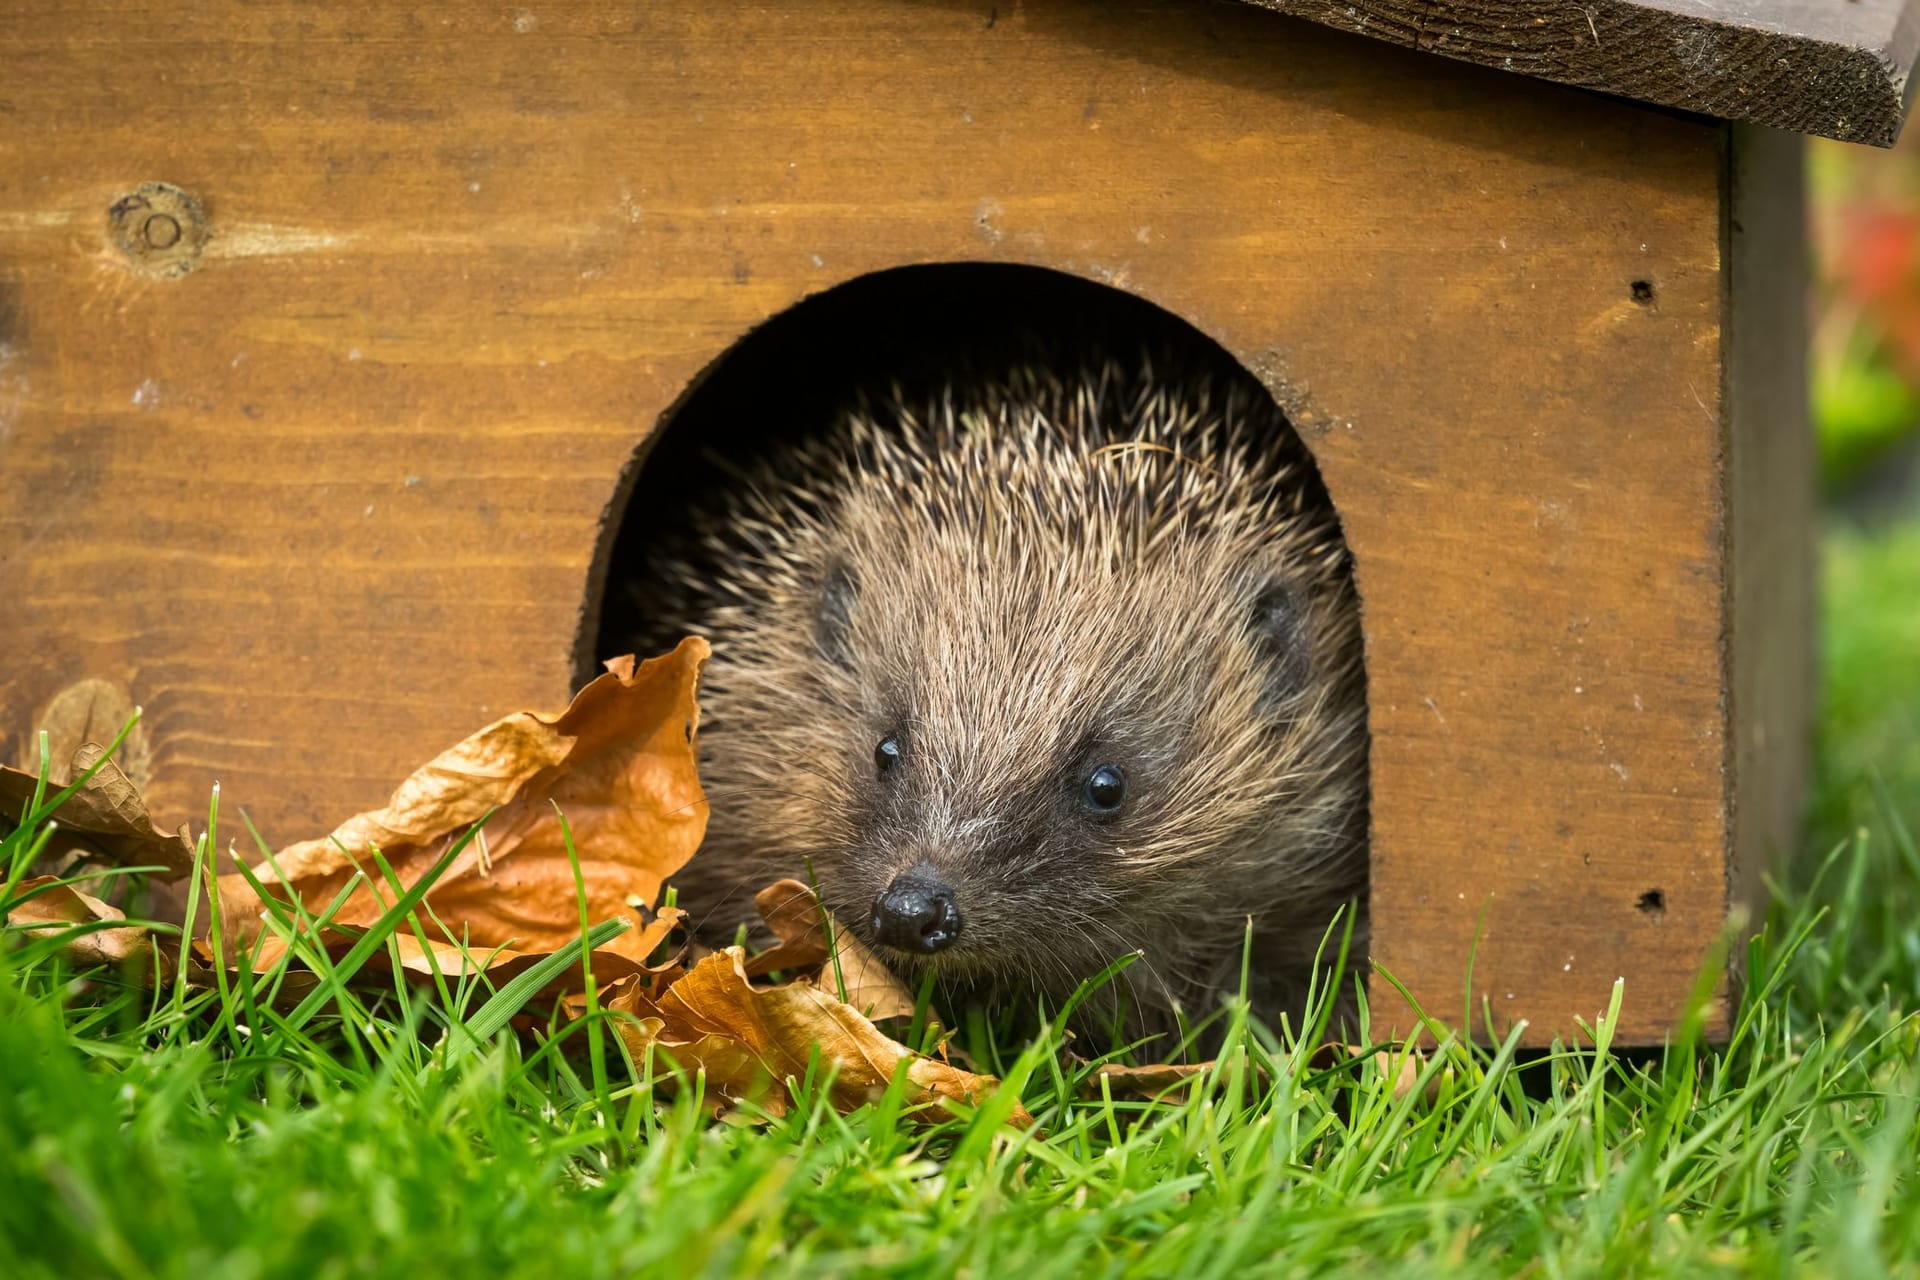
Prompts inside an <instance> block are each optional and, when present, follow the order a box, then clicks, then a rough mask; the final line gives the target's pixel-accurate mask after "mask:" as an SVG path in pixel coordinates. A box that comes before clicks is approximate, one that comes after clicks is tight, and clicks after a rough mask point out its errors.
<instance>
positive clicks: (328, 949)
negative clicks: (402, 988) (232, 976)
mask: <svg viewBox="0 0 1920 1280" xmlns="http://www.w3.org/2000/svg"><path fill="white" fill-rule="evenodd" d="M685 917H686V913H685V912H683V911H680V910H677V909H675V908H673V907H665V908H662V909H661V911H660V913H659V915H658V916H657V917H656V918H655V919H654V920H653V921H652V922H650V923H649V924H647V925H646V926H645V927H644V928H643V929H641V930H638V931H637V932H639V933H641V935H642V937H641V938H640V941H639V944H638V946H636V947H634V948H632V949H633V950H636V951H637V950H639V949H640V947H646V948H647V950H648V953H649V954H651V952H653V951H655V950H658V949H659V948H660V947H661V946H662V945H664V944H665V943H666V942H667V940H668V939H669V938H670V937H671V936H672V934H673V931H674V930H675V929H676V928H678V927H679V926H680V923H681V921H682V920H684V919H685ZM361 936H362V935H361V932H360V930H358V929H338V928H328V929H324V930H322V931H321V934H320V937H319V946H320V948H321V950H323V951H324V952H325V953H326V955H327V958H328V959H329V960H335V961H337V960H339V959H341V958H342V957H344V956H345V955H346V954H347V953H348V952H349V951H351V950H353V947H354V944H356V943H357V942H359V940H360V938H361ZM622 936H626V935H622ZM574 937H575V938H576V939H577V938H578V937H579V933H578V931H577V930H576V931H575V934H574ZM391 941H392V948H391V950H390V949H388V948H387V947H382V948H380V949H379V950H378V951H376V952H374V954H373V955H372V956H370V957H369V958H368V960H367V969H366V971H368V972H372V973H385V972H387V971H389V970H390V969H391V968H392V961H393V957H394V954H395V953H398V956H399V961H400V969H401V971H402V972H403V973H405V974H406V975H407V976H408V977H409V978H413V979H416V980H418V981H422V982H427V981H432V979H433V976H434V974H435V972H436V971H438V973H439V974H440V976H441V977H443V978H447V979H457V978H462V977H470V976H472V975H474V974H477V973H483V972H484V973H485V974H486V975H487V980H488V981H489V982H490V983H492V984H493V985H494V986H495V987H496V988H497V987H500V986H503V985H505V984H506V983H508V982H511V981H513V980H514V979H515V978H517V977H519V976H520V974H521V973H522V972H524V971H525V970H527V969H530V968H532V967H533V966H534V965H536V964H539V963H540V962H541V961H542V960H544V959H546V958H547V957H548V956H549V955H551V954H553V950H547V951H538V950H534V951H525V950H518V949H516V948H513V947H499V946H496V947H482V946H475V945H469V946H466V947H460V946H457V945H455V944H454V943H451V942H443V941H440V940H438V939H435V938H431V937H429V938H427V939H426V940H425V941H424V942H423V941H422V940H421V939H420V938H419V937H416V936H415V935H414V934H413V933H412V931H411V930H407V929H402V930H399V931H397V932H395V933H394V934H393V935H392V937H391ZM569 945H571V943H569ZM293 949H294V948H293V944H292V943H291V942H289V941H288V940H287V939H286V938H285V937H283V936H281V935H279V934H271V935H269V936H267V937H265V938H263V939H260V940H259V941H258V942H257V943H255V944H253V945H251V946H249V947H248V949H247V955H248V958H249V960H250V963H251V966H252V968H253V971H254V972H255V973H266V972H268V971H269V970H271V969H272V968H273V967H274V966H275V965H276V964H279V963H280V962H281V960H282V959H284V958H285V956H286V955H287V953H288V952H289V951H291V950H293ZM557 949H558V948H555V949H554V950H557ZM194 950H195V952H196V953H197V954H198V956H199V957H200V959H201V960H203V961H206V962H208V963H211V961H212V959H213V950H212V948H211V947H209V946H208V945H207V944H206V943H205V942H204V941H202V942H196V943H195V944H194ZM588 959H589V963H590V964H591V965H592V967H593V980H594V982H595V984H596V985H598V986H602V987H604V986H607V985H609V984H611V983H614V982H617V981H619V980H620V979H622V978H630V977H634V976H636V975H640V974H649V973H657V972H661V971H663V970H665V971H671V970H674V969H677V967H678V966H677V965H676V964H674V963H672V962H669V963H667V964H663V965H658V966H649V965H647V964H645V963H643V962H641V961H636V960H634V959H633V958H632V957H631V956H629V955H627V954H625V953H623V952H622V951H619V950H616V949H614V948H613V947H610V946H609V947H596V948H595V949H594V950H593V951H592V953H591V954H590V955H589V958H588ZM585 988H586V977H585V973H584V971H583V969H582V967H581V966H580V965H578V964H576V965H573V966H572V967H571V968H568V969H564V970H562V971H561V973H560V974H559V975H558V976H557V977H556V978H555V979H554V981H553V982H552V983H550V984H548V986H547V987H546V988H545V990H544V991H543V992H542V993H541V994H542V995H547V996H554V995H566V994H569V993H572V992H576V991H582V990H585Z"/></svg>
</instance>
